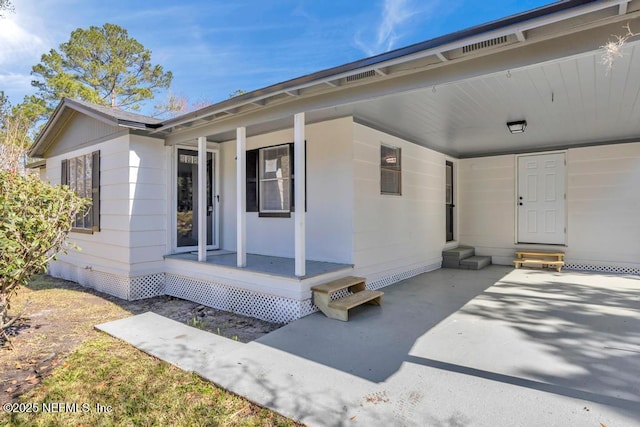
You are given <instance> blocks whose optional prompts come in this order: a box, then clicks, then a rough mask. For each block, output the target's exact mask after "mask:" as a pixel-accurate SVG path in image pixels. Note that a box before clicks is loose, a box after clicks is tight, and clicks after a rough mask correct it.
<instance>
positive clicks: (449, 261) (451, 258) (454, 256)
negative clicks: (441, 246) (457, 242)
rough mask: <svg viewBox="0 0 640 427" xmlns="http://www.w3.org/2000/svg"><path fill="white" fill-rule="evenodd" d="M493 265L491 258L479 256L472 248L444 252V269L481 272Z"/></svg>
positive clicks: (459, 248)
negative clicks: (482, 269)
mask: <svg viewBox="0 0 640 427" xmlns="http://www.w3.org/2000/svg"><path fill="white" fill-rule="evenodd" d="M489 264H491V257H489V256H477V255H476V250H475V248H473V247H472V246H458V247H457V248H453V249H447V250H445V251H442V268H460V269H464V270H480V269H481V268H484V267H486V266H487V265H489Z"/></svg>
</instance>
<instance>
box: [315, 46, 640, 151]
mask: <svg viewBox="0 0 640 427" xmlns="http://www.w3.org/2000/svg"><path fill="white" fill-rule="evenodd" d="M639 76H640V42H635V43H630V44H629V45H627V46H626V47H625V49H624V56H623V57H622V58H619V59H618V60H617V61H616V62H615V63H614V67H613V69H612V70H610V71H609V70H607V67H606V66H605V65H603V64H602V50H598V51H594V52H590V53H588V54H583V55H579V56H575V57H570V58H565V59H562V60H558V61H553V62H548V63H542V64H536V65H533V66H527V67H523V68H519V69H512V70H505V71H504V72H499V73H495V74H489V75H484V76H481V77H476V78H472V79H469V80H462V81H457V82H453V83H450V84H446V85H442V86H435V87H427V88H424V89H420V90H417V91H413V92H406V93H400V94H396V95H390V96H386V97H383V98H378V99H375V100H371V101H366V102H360V103H357V104H354V105H350V106H344V107H340V108H337V109H336V108H334V109H332V110H326V111H324V112H322V111H319V112H316V114H315V115H311V116H310V117H312V118H314V119H316V120H318V119H320V116H323V117H322V118H329V117H330V116H341V115H350V114H352V115H353V116H354V117H355V118H356V120H358V121H360V122H363V123H365V124H368V125H371V126H373V127H377V128H379V129H381V130H385V131H387V132H389V133H392V134H395V135H397V136H400V137H402V138H405V139H407V140H409V141H412V142H415V143H417V144H420V145H423V146H426V147H430V148H434V149H436V150H438V151H441V152H445V153H448V154H451V155H454V156H456V157H470V156H476V155H487V154H498V153H514V152H526V151H534V150H540V149H553V148H559V147H566V146H571V145H580V144H588V143H596V142H603V141H611V142H617V141H624V140H629V139H633V138H636V139H640V138H639V137H640V120H639V118H640V105H639V104H640V99H639V98H640V78H639ZM513 120H526V121H527V128H526V131H525V132H524V133H522V134H511V133H509V131H508V129H507V126H506V123H507V122H509V121H513Z"/></svg>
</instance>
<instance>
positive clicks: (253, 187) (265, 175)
mask: <svg viewBox="0 0 640 427" xmlns="http://www.w3.org/2000/svg"><path fill="white" fill-rule="evenodd" d="M246 156H247V157H246V159H247V176H246V185H247V189H246V197H247V200H246V202H247V212H258V213H259V214H260V216H262V217H290V216H291V212H295V197H294V182H295V175H294V170H295V163H294V156H293V144H292V143H289V144H282V145H275V146H271V147H263V148H258V149H255V150H248V151H247V153H246ZM305 168H306V164H305ZM305 209H306V201H305Z"/></svg>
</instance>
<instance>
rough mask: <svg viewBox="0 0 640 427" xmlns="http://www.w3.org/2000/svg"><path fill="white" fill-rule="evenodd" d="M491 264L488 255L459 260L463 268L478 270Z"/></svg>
mask: <svg viewBox="0 0 640 427" xmlns="http://www.w3.org/2000/svg"><path fill="white" fill-rule="evenodd" d="M489 264H491V257H490V256H472V257H469V258H466V259H463V260H462V261H460V268H463V269H465V270H480V269H481V268H484V267H486V266H487V265H489Z"/></svg>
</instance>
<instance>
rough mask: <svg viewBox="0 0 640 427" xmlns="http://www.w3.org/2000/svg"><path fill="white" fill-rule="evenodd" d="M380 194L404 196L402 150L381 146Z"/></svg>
mask: <svg viewBox="0 0 640 427" xmlns="http://www.w3.org/2000/svg"><path fill="white" fill-rule="evenodd" d="M380 193H381V194H395V195H401V194H402V165H401V150H400V148H398V147H390V146H388V145H381V146H380Z"/></svg>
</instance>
